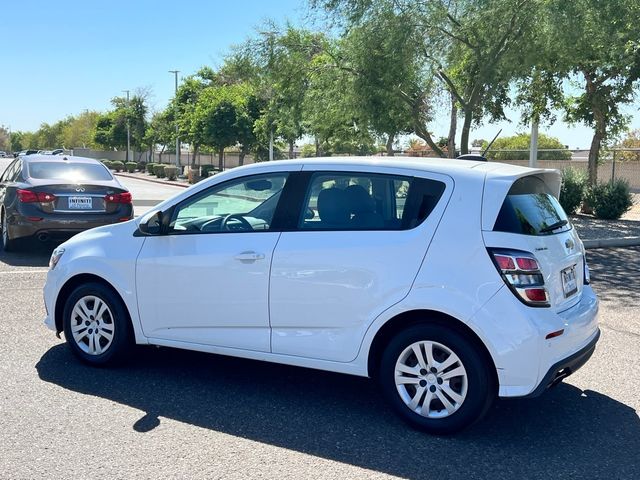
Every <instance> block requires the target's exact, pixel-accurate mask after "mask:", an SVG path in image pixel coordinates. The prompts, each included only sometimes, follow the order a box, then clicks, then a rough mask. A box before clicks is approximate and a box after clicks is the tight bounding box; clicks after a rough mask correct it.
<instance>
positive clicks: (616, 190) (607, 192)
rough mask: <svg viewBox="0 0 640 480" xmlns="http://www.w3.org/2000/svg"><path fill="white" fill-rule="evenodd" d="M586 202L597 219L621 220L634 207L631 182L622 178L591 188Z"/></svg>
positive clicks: (587, 193) (586, 196)
mask: <svg viewBox="0 0 640 480" xmlns="http://www.w3.org/2000/svg"><path fill="white" fill-rule="evenodd" d="M585 200H586V201H587V203H588V204H589V205H590V206H591V208H592V209H593V214H594V215H595V217H596V218H601V219H605V220H617V219H619V218H620V217H621V216H622V215H624V214H625V213H626V212H627V211H628V210H629V209H630V208H631V206H632V205H633V197H632V196H631V192H630V191H629V182H627V181H626V180H624V179H621V178H619V179H616V180H613V181H609V182H606V183H598V184H596V185H594V186H592V187H590V188H589V189H588V190H587V192H586V195H585Z"/></svg>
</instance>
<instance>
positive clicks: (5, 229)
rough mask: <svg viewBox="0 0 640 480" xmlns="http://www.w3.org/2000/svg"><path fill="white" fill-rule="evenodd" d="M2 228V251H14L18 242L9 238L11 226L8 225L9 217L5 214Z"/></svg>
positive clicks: (3, 214)
mask: <svg viewBox="0 0 640 480" xmlns="http://www.w3.org/2000/svg"><path fill="white" fill-rule="evenodd" d="M0 228H1V229H2V237H1V238H2V249H3V250H4V251H5V252H12V251H14V250H15V247H16V245H15V243H16V241H15V240H12V239H11V237H10V236H9V225H8V224H7V216H6V215H5V213H4V212H3V213H2V223H1V225H0Z"/></svg>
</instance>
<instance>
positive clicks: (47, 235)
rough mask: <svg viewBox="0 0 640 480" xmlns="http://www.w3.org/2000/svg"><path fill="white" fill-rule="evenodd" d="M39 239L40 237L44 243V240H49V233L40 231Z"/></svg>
mask: <svg viewBox="0 0 640 480" xmlns="http://www.w3.org/2000/svg"><path fill="white" fill-rule="evenodd" d="M37 239H38V240H39V241H40V242H43V243H44V242H46V241H47V240H49V234H48V233H44V232H43V233H39V234H38V235H37Z"/></svg>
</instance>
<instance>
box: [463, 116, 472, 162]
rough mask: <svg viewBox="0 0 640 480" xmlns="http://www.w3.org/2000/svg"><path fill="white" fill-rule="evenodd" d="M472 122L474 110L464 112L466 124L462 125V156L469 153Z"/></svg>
mask: <svg viewBox="0 0 640 480" xmlns="http://www.w3.org/2000/svg"><path fill="white" fill-rule="evenodd" d="M471 120H473V110H472V109H470V108H467V109H465V110H464V123H463V124H462V134H461V135H460V154H462V155H465V154H467V153H469V133H470V132H471Z"/></svg>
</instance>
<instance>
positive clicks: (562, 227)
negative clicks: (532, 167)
mask: <svg viewBox="0 0 640 480" xmlns="http://www.w3.org/2000/svg"><path fill="white" fill-rule="evenodd" d="M570 229H571V224H570V223H569V219H568V218H567V215H566V213H564V210H563V209H562V207H561V206H560V203H559V202H558V200H557V199H556V198H555V197H554V196H553V195H552V194H551V192H550V191H549V189H548V188H547V186H546V185H545V183H544V182H543V181H542V180H541V179H540V178H538V177H533V176H531V177H523V178H520V179H519V180H516V181H515V182H514V184H513V185H512V186H511V189H509V193H508V194H507V196H506V198H505V199H504V202H503V203H502V208H501V209H500V213H499V214H498V218H497V220H496V223H495V225H494V227H493V230H494V231H497V232H508V233H519V234H523V235H551V234H555V233H560V232H564V231H567V230H570Z"/></svg>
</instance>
